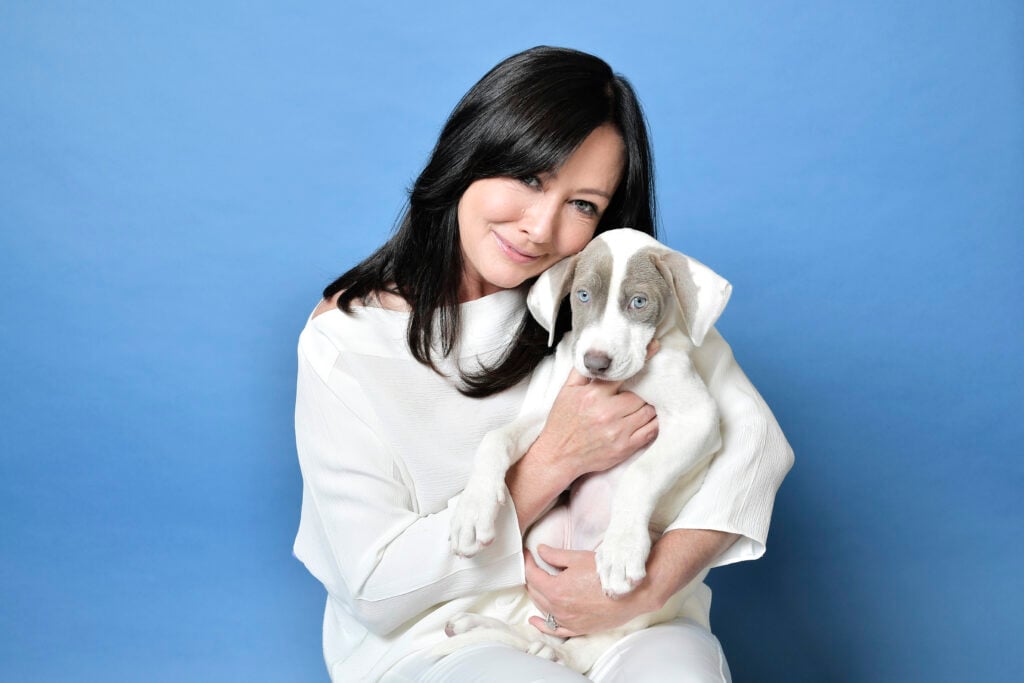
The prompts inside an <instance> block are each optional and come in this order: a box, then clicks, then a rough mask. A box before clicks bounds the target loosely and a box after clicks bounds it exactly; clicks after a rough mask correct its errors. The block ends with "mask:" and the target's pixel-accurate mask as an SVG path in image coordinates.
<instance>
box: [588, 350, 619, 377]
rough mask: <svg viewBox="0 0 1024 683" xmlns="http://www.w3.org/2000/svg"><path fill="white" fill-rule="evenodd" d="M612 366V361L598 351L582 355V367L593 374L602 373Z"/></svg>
mask: <svg viewBox="0 0 1024 683" xmlns="http://www.w3.org/2000/svg"><path fill="white" fill-rule="evenodd" d="M611 364H612V359H611V358H610V357H609V356H608V354H607V353H601V352H600V351H587V352H586V353H585V354H583V365H585V366H586V367H587V370H590V371H591V372H594V373H598V374H600V373H602V372H604V371H605V370H607V369H608V368H609V366H611Z"/></svg>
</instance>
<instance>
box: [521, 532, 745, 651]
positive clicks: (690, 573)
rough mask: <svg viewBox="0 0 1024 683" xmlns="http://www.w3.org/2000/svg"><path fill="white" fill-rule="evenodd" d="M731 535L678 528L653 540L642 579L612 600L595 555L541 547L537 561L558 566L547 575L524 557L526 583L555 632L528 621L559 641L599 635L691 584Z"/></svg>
mask: <svg viewBox="0 0 1024 683" xmlns="http://www.w3.org/2000/svg"><path fill="white" fill-rule="evenodd" d="M736 538H737V536H736V535H735V534H728V533H725V532H722V531H711V530H707V529H679V530H676V531H670V532H668V533H666V534H665V535H664V536H662V537H661V538H660V539H658V542H657V543H655V544H654V547H653V548H651V555H650V557H649V558H648V559H647V577H646V578H645V579H644V580H643V581H642V582H641V583H640V585H639V586H637V587H636V589H635V590H633V591H632V592H631V593H628V594H627V595H624V596H622V597H620V598H617V599H615V600H613V599H611V598H609V597H607V596H606V595H605V594H604V593H603V592H602V589H601V581H600V579H599V578H598V576H597V567H596V565H595V564H594V553H593V552H589V551H584V550H562V549H560V548H550V547H548V546H545V545H542V546H540V548H539V551H540V556H541V559H542V560H544V561H545V562H547V563H548V564H550V565H552V566H553V567H557V568H560V569H561V570H562V573H560V574H558V575H556V576H552V575H550V574H548V573H547V572H546V571H545V570H544V569H541V568H540V567H539V566H538V565H537V563H536V562H534V561H533V558H532V557H531V556H530V553H526V585H527V590H528V591H529V593H530V597H531V598H532V599H533V601H534V603H535V604H536V605H537V607H538V608H540V610H541V611H542V612H546V613H550V614H552V615H554V617H555V620H556V621H557V623H558V624H559V628H558V629H557V630H555V631H552V630H551V629H549V628H548V627H547V624H546V623H545V621H544V620H543V619H541V618H539V617H533V618H532V619H531V620H530V623H531V624H533V625H534V626H535V627H536V628H538V629H540V630H542V631H544V632H546V633H551V634H553V635H557V636H559V637H562V638H568V637H571V636H577V635H582V634H585V633H594V632H597V631H604V630H607V629H610V628H615V627H616V626H621V625H622V624H624V623H626V622H627V621H629V620H630V619H632V618H634V617H637V616H639V615H641V614H645V613H647V612H654V611H657V610H658V609H661V607H662V606H663V605H664V604H665V602H666V601H667V600H668V599H669V598H670V597H672V595H673V594H675V593H676V592H677V591H678V590H679V589H681V588H683V587H684V586H685V585H687V584H688V583H690V582H691V581H693V580H694V579H695V578H696V577H697V576H698V575H699V574H700V573H701V572H702V571H704V570H705V568H707V567H708V565H709V564H710V563H711V562H712V561H714V559H715V558H716V557H717V556H718V555H719V554H720V553H722V552H723V551H724V550H725V549H726V548H728V547H729V546H730V545H732V543H733V542H734V541H735V540H736Z"/></svg>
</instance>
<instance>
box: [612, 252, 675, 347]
mask: <svg viewBox="0 0 1024 683" xmlns="http://www.w3.org/2000/svg"><path fill="white" fill-rule="evenodd" d="M660 256H661V254H660V253H659V251H658V250H657V249H653V248H650V247H645V248H643V249H640V250H638V251H637V252H636V253H635V254H633V255H632V256H630V257H629V261H627V262H626V272H625V275H624V277H623V279H622V287H621V289H620V297H619V307H620V308H621V309H622V312H623V314H624V315H625V316H626V318H627V319H628V320H630V321H633V322H636V323H639V324H641V325H647V326H650V327H657V326H658V324H659V323H660V322H661V321H662V319H663V318H664V317H665V315H666V314H667V313H668V312H670V311H671V310H672V308H673V307H674V306H675V292H674V291H673V289H672V284H671V283H670V282H666V281H665V276H664V275H663V274H662V270H661V269H660V268H659V267H658V259H659V258H660ZM637 296H642V297H644V298H645V299H646V300H647V304H646V305H645V306H644V307H643V308H632V307H631V306H630V302H632V301H633V298H634V297H637Z"/></svg>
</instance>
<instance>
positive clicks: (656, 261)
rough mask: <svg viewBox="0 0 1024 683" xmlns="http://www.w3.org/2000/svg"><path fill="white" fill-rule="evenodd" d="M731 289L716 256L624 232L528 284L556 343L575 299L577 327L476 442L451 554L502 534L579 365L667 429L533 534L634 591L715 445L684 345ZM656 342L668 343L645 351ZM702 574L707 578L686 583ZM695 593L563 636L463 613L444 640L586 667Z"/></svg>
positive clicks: (613, 592)
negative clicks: (512, 492)
mask: <svg viewBox="0 0 1024 683" xmlns="http://www.w3.org/2000/svg"><path fill="white" fill-rule="evenodd" d="M731 290H732V287H731V286H730V285H729V283H728V282H727V281H725V280H724V279H722V278H721V277H720V276H719V275H717V274H716V273H715V272H714V271H712V270H711V269H710V268H708V267H707V266H705V265H703V264H702V263H700V262H698V261H696V260H694V259H691V258H690V257H688V256H685V255H684V254H681V253H679V252H677V251H673V250H672V249H669V248H668V247H666V246H664V245H663V244H661V243H660V242H658V241H657V240H655V239H654V238H652V237H650V236H648V235H645V234H644V233H641V232H638V231H636V230H631V229H628V228H623V229H619V230H610V231H607V232H604V233H602V234H601V235H599V236H597V237H596V238H595V239H594V240H592V241H591V242H590V244H589V245H587V247H586V248H585V249H584V250H583V251H581V252H580V253H579V254H577V255H575V256H572V257H569V258H567V259H564V260H563V261H561V262H559V263H557V264H555V265H554V266H553V267H552V268H550V269H549V270H547V271H546V272H544V273H543V274H542V275H541V276H540V277H539V278H538V279H537V282H536V283H535V284H534V285H533V287H532V288H531V289H530V293H529V296H528V299H527V303H528V305H529V308H530V312H531V313H532V314H533V316H534V317H535V318H536V319H537V321H538V322H540V324H541V325H543V326H544V328H545V329H547V330H548V331H549V332H550V337H549V343H551V342H552V341H553V337H554V321H555V318H556V317H557V313H558V309H559V307H560V305H561V302H562V300H563V299H564V298H565V296H567V295H568V296H570V301H571V306H572V329H571V331H570V332H569V333H567V334H566V335H565V336H564V337H563V339H562V341H561V342H560V343H559V345H558V348H557V349H556V351H555V354H554V356H553V358H549V359H547V360H546V361H545V362H544V363H542V364H541V365H540V366H539V367H538V368H537V370H536V371H535V372H534V374H533V377H532V379H531V382H530V386H529V388H528V390H527V395H526V399H525V401H524V403H523V408H522V411H521V413H520V415H519V417H518V418H517V419H516V420H514V421H513V422H511V423H510V424H508V425H506V426H505V427H502V428H499V429H496V430H494V431H492V432H490V433H488V434H487V435H486V436H485V437H484V439H483V441H482V442H481V444H480V447H479V449H478V451H477V454H476V458H475V460H474V463H473V471H472V473H471V475H470V478H469V482H468V484H467V485H466V488H465V490H464V491H463V493H462V495H461V497H460V498H459V501H458V504H457V507H456V509H455V511H454V513H453V516H452V521H451V535H450V542H451V547H452V551H453V552H455V553H456V554H458V555H462V556H467V557H468V556H472V555H475V554H476V553H477V552H479V551H480V549H481V548H482V547H483V546H485V545H487V544H489V543H490V542H491V541H493V540H494V535H495V527H494V525H495V520H496V518H497V514H498V507H499V506H500V505H502V504H503V503H505V498H506V488H505V474H506V472H507V471H508V469H509V467H511V466H512V465H513V464H514V463H515V462H516V461H517V460H518V459H519V458H520V457H522V455H523V454H524V453H525V452H526V450H527V449H528V448H529V447H530V445H531V444H532V443H533V441H534V440H535V439H536V438H537V436H538V435H539V434H540V432H541V430H542V429H543V427H544V423H545V420H546V418H547V414H548V412H549V410H550V408H551V405H552V404H553V403H554V400H555V397H556V396H557V394H558V391H559V390H560V389H561V387H562V385H563V384H564V383H565V380H566V378H567V377H568V375H569V372H570V369H571V368H576V370H577V371H578V372H580V373H581V374H582V375H584V376H586V377H589V378H591V379H598V380H609V381H619V380H625V382H624V384H623V385H622V390H623V391H632V392H634V393H636V394H637V395H638V396H640V397H641V398H643V399H644V400H645V401H646V402H648V403H650V404H651V405H653V406H654V407H655V409H656V410H657V414H658V425H659V431H658V437H657V438H656V439H655V441H654V442H653V443H651V444H650V446H648V447H647V448H645V449H642V450H641V451H639V452H637V453H636V454H635V455H633V456H632V457H630V458H629V459H627V460H626V461H625V462H623V463H621V464H619V465H617V466H616V467H613V468H612V469H610V470H607V471H605V472H600V473H596V474H592V475H588V476H586V477H583V478H581V479H580V480H578V481H577V482H576V483H574V484H573V487H572V491H571V496H570V499H569V503H568V505H562V506H558V507H556V508H553V509H552V510H550V511H549V512H548V513H547V514H546V515H545V516H544V517H543V518H542V519H541V520H540V521H539V522H538V523H537V524H535V525H534V526H533V527H532V528H531V530H530V532H529V533H528V534H527V543H526V544H527V547H528V548H530V549H531V551H534V557H535V558H536V559H537V560H538V562H539V563H541V564H542V566H543V563H542V562H541V561H540V558H539V557H538V556H537V553H536V552H535V550H536V547H537V546H538V545H539V544H541V543H544V544H547V545H551V546H555V547H563V548H573V549H577V550H595V549H596V562H597V570H598V573H599V575H600V580H601V586H602V588H603V589H604V592H605V593H606V594H607V595H609V596H611V597H618V596H621V595H625V594H626V593H629V592H630V591H632V590H633V588H634V587H635V586H636V585H637V584H638V583H639V582H640V581H642V580H643V578H644V576H645V575H646V564H647V557H648V554H649V553H650V549H651V542H652V538H656V537H657V536H658V535H660V534H661V533H662V531H663V530H664V529H665V527H666V526H667V525H668V524H669V523H670V522H671V521H672V520H673V519H674V518H675V517H676V515H677V514H678V513H679V511H680V510H681V509H682V506H683V504H684V503H685V502H686V501H687V500H688V499H689V498H690V497H691V496H692V495H693V493H694V492H695V491H696V490H697V488H699V486H700V484H701V481H702V480H703V477H704V473H705V472H706V469H707V464H708V463H709V461H710V459H711V457H712V455H713V454H714V453H715V452H716V451H717V450H718V448H719V446H720V442H721V440H720V434H719V426H718V410H717V407H716V405H715V402H714V399H712V398H711V396H710V394H709V393H708V390H707V387H706V386H705V385H704V382H703V380H701V378H700V376H699V375H698V374H697V372H696V370H695V369H694V367H693V363H692V362H691V360H690V355H689V354H690V352H691V351H692V350H693V349H694V348H695V347H697V346H700V345H701V343H702V342H703V340H704V335H705V334H706V333H707V332H708V331H709V330H710V329H711V326H712V325H713V324H714V323H715V321H716V320H717V319H718V317H719V315H721V313H722V310H723V309H724V308H725V305H726V303H727V302H728V300H729V295H730V293H731ZM655 338H657V339H658V341H659V343H660V349H659V351H658V352H657V353H656V354H655V355H654V356H653V357H652V358H651V359H650V360H649V361H646V356H647V347H648V344H649V343H650V342H651V340H652V339H655ZM645 361H646V362H645ZM545 568H546V569H548V571H550V572H552V573H554V572H555V570H554V569H553V568H551V567H545ZM701 580H703V574H702V575H701V576H700V577H698V578H697V579H696V580H695V581H694V582H693V583H692V584H691V586H690V587H689V588H692V587H693V586H695V585H697V584H699V582H700V581H701ZM686 593H687V591H686V590H684V591H680V593H678V594H677V595H676V596H675V597H674V598H673V599H672V600H670V601H669V603H668V604H667V605H666V606H665V607H664V608H662V609H661V610H659V611H658V612H656V613H654V614H648V615H643V616H642V617H638V618H637V619H635V620H633V621H631V622H630V623H628V624H626V625H625V626H624V627H622V628H619V629H615V630H614V631H613V632H608V633H602V634H595V635H588V636H582V637H576V638H571V639H569V640H567V641H565V642H564V643H562V642H561V641H560V639H553V638H545V637H543V636H542V634H540V632H539V631H537V630H536V629H534V628H533V627H532V626H529V624H525V623H519V624H506V623H502V622H498V621H496V620H495V619H493V618H490V617H488V616H485V614H484V612H486V611H487V610H483V611H482V612H481V613H479V614H464V615H460V616H458V617H456V618H454V619H452V620H451V621H450V622H449V624H448V629H447V630H448V633H449V635H452V636H454V637H453V638H451V639H449V642H448V643H446V644H444V645H443V646H442V649H443V650H444V651H452V650H454V649H456V647H457V646H461V645H464V644H469V643H470V642H484V641H493V640H499V641H502V642H507V643H509V644H513V645H516V646H520V647H522V648H523V649H525V650H527V651H529V652H534V653H536V654H540V655H542V656H546V657H549V658H552V659H558V660H560V661H563V662H564V663H566V664H567V665H569V666H571V667H572V668H575V669H577V670H579V671H586V670H588V669H589V668H590V666H591V665H592V664H593V661H594V660H595V659H596V657H597V655H598V654H600V652H602V651H604V649H605V648H606V647H607V646H608V645H609V644H610V642H612V641H613V640H616V639H618V638H620V637H622V636H623V635H625V633H627V632H630V631H634V630H637V629H640V628H644V627H646V626H648V625H650V624H653V623H658V622H660V621H665V620H668V619H671V618H673V617H674V616H676V614H677V613H678V609H679V606H680V604H681V601H682V600H683V599H684V597H685V594H686ZM534 613H536V610H534ZM523 621H525V620H523ZM460 634H461V635H460ZM474 634H475V637H472V636H474Z"/></svg>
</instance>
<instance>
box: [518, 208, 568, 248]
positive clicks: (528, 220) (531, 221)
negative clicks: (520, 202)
mask: <svg viewBox="0 0 1024 683" xmlns="http://www.w3.org/2000/svg"><path fill="white" fill-rule="evenodd" d="M558 208H559V203H556V202H554V201H550V200H549V201H544V200H540V201H537V202H536V203H535V204H534V205H533V206H531V207H530V208H529V209H527V210H526V211H525V212H523V217H522V219H521V220H520V222H519V229H520V231H522V232H524V233H525V234H526V236H527V237H528V238H529V239H530V241H531V242H534V243H537V244H544V243H547V242H550V241H551V239H552V238H553V237H554V235H555V232H556V231H557V230H558V216H559V213H558Z"/></svg>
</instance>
